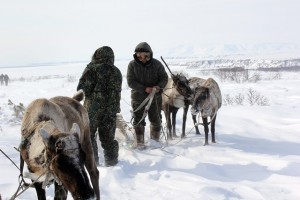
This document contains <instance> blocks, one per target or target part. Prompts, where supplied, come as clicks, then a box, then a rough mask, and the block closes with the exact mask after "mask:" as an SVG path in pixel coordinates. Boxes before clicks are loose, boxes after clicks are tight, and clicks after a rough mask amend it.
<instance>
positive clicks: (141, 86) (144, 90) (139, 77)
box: [127, 42, 168, 147]
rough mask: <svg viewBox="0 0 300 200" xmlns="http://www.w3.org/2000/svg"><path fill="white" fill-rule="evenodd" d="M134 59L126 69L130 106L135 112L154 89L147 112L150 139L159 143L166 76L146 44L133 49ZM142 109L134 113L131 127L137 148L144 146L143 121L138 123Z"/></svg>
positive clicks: (142, 112) (142, 43) (143, 43)
mask: <svg viewBox="0 0 300 200" xmlns="http://www.w3.org/2000/svg"><path fill="white" fill-rule="evenodd" d="M133 57H134V59H133V60H132V61H131V62H130V63H129V65H128V69H127V83H128V86H129V87H130V88H131V106H132V108H133V110H134V111H135V110H136V109H137V108H138V106H139V105H141V103H142V102H143V101H144V99H146V98H147V96H148V95H149V94H150V93H151V92H152V90H153V88H156V92H157V93H156V94H155V96H154V98H153V101H152V103H151V106H150V108H149V110H148V118H149V121H150V138H151V139H154V140H156V141H159V137H160V131H161V108H162V96H161V95H162V94H161V93H162V90H163V88H164V87H165V86H166V84H167V82H168V75H167V73H166V71H165V68H164V67H163V65H162V64H161V62H160V61H159V60H157V59H155V58H153V52H152V49H151V47H150V46H149V44H147V43H146V42H141V43H139V44H138V45H137V46H136V48H135V54H134V55H133ZM143 114H144V108H141V109H140V110H138V111H136V112H134V120H133V125H134V129H135V132H136V137H137V144H138V147H143V146H144V134H145V125H146V122H145V119H143V120H142V121H141V122H140V123H139V121H140V120H141V119H142V116H143Z"/></svg>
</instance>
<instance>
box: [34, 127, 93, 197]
mask: <svg viewBox="0 0 300 200" xmlns="http://www.w3.org/2000/svg"><path fill="white" fill-rule="evenodd" d="M49 132H50V131H49V130H46V129H43V128H42V129H40V135H41V137H42V138H43V142H44V144H45V148H46V153H47V158H48V159H49V161H48V162H49V165H50V170H51V171H52V173H53V174H54V175H55V176H56V178H57V179H58V180H59V181H60V182H62V184H63V185H64V187H66V188H67V189H68V190H69V191H70V192H71V194H72V196H73V198H74V199H89V198H93V197H94V191H93V189H92V188H91V185H90V182H89V178H88V176H87V173H86V171H85V168H84V162H85V153H84V152H83V151H82V149H81V145H80V142H79V136H80V129H79V126H78V125H77V124H76V123H74V124H73V127H72V128H71V130H70V133H62V132H60V131H58V130H57V129H54V130H51V133H49Z"/></svg>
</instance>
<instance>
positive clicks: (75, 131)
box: [70, 123, 80, 138]
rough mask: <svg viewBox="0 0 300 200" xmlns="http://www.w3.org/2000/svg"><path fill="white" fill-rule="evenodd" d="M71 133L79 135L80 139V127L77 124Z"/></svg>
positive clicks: (73, 126) (74, 124)
mask: <svg viewBox="0 0 300 200" xmlns="http://www.w3.org/2000/svg"><path fill="white" fill-rule="evenodd" d="M70 132H71V133H72V134H77V135H78V137H79V138H80V128H79V126H78V124H77V123H73V125H72V128H71V130H70Z"/></svg>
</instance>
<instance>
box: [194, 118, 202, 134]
mask: <svg viewBox="0 0 300 200" xmlns="http://www.w3.org/2000/svg"><path fill="white" fill-rule="evenodd" d="M196 117H197V115H192V118H193V122H194V124H196V123H197V119H196ZM195 129H196V135H201V133H200V131H199V127H198V126H195Z"/></svg>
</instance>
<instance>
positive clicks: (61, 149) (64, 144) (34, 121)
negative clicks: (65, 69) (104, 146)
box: [20, 91, 100, 200]
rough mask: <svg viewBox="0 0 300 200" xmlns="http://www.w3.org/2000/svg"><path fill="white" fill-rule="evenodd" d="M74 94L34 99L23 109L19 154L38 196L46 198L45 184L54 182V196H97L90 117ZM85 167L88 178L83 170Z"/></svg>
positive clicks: (56, 197)
mask: <svg viewBox="0 0 300 200" xmlns="http://www.w3.org/2000/svg"><path fill="white" fill-rule="evenodd" d="M82 99H83V92H82V91H80V92H79V93H77V94H76V95H75V96H74V97H73V98H69V97H61V96H59V97H54V98H51V99H36V100H34V101H33V102H32V103H31V104H30V105H29V106H28V107H27V109H26V111H25V114H24V117H23V121H22V126H21V131H22V142H21V145H20V150H21V157H22V159H23V160H24V161H25V162H26V164H27V167H28V170H29V174H27V176H28V177H29V178H31V179H32V181H33V182H34V187H35V189H36V192H37V196H38V199H39V200H45V199H46V195H45V186H47V185H48V184H49V183H51V182H53V181H54V182H55V199H66V198H67V191H70V193H71V195H72V197H73V198H74V199H95V198H96V199H100V189H99V171H98V169H97V166H96V163H95V160H94V156H93V148H92V145H91V139H90V131H89V119H88V114H87V111H86V110H85V108H84V107H83V106H82V105H81V104H80V103H79V101H81V100H82ZM85 167H86V169H87V171H88V173H89V176H90V178H91V183H92V186H93V187H91V185H90V180H89V178H88V175H87V173H86V170H85Z"/></svg>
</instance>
